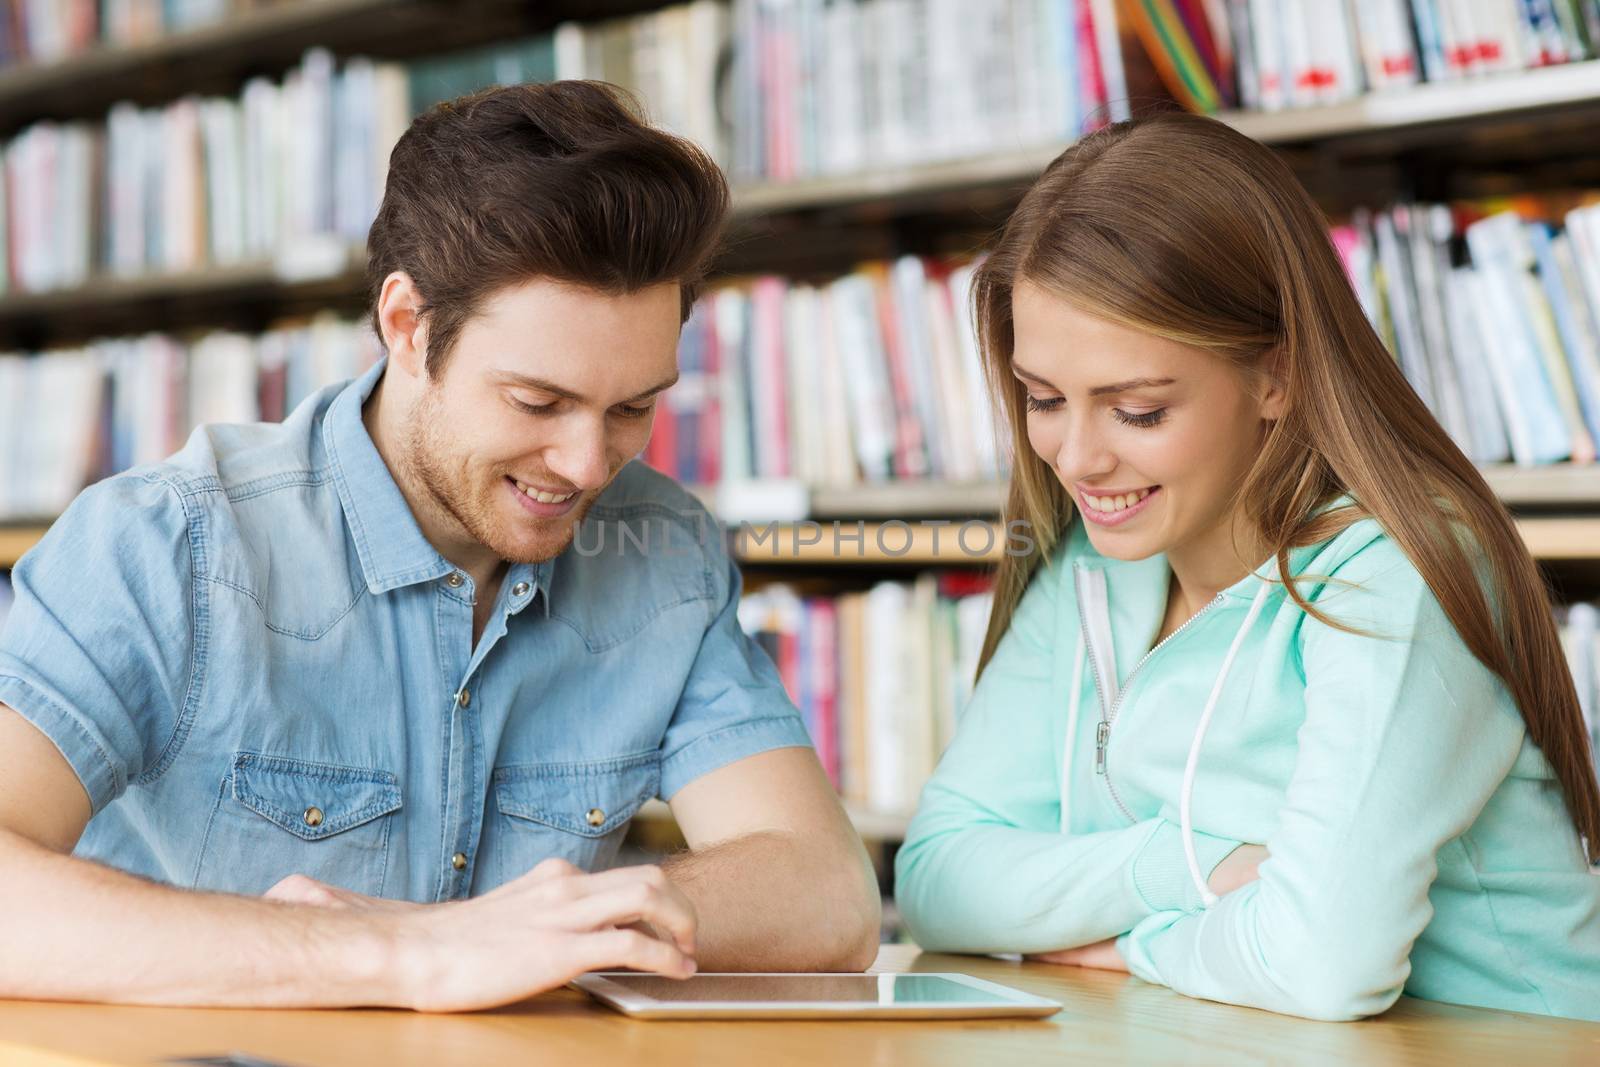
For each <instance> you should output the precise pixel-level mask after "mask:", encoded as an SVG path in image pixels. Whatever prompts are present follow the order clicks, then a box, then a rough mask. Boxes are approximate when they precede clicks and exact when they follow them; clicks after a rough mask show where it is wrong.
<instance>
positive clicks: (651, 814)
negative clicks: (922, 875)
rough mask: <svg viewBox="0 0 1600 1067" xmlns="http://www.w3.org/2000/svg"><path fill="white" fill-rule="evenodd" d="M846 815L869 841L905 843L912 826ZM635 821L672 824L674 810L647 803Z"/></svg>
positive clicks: (899, 818)
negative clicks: (908, 830)
mask: <svg viewBox="0 0 1600 1067" xmlns="http://www.w3.org/2000/svg"><path fill="white" fill-rule="evenodd" d="M845 813H846V814H847V815H849V816H850V822H851V823H852V824H854V826H855V828H856V833H858V834H860V835H861V836H862V837H863V838H864V839H865V840H868V841H903V840H904V839H905V836H906V827H908V826H909V825H910V824H911V816H910V815H897V814H883V813H880V812H869V811H860V810H857V809H854V808H849V807H846V809H845ZM634 819H635V820H636V821H638V822H644V823H670V822H672V809H671V808H669V807H668V806H667V805H666V803H665V802H663V801H660V800H650V801H646V802H645V805H644V807H642V808H640V809H639V813H638V814H637V815H635V816H634Z"/></svg>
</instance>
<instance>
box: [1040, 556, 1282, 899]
mask: <svg viewBox="0 0 1600 1067" xmlns="http://www.w3.org/2000/svg"><path fill="white" fill-rule="evenodd" d="M1270 588H1271V587H1270V586H1269V585H1268V584H1267V583H1266V582H1262V583H1261V588H1260V589H1258V590H1256V595H1255V599H1254V600H1252V601H1251V602H1250V613H1249V614H1248V615H1246V616H1245V618H1244V624H1243V625H1242V626H1240V627H1239V632H1238V633H1237V634H1235V635H1234V638H1233V644H1232V645H1231V646H1230V647H1229V648H1228V655H1227V658H1226V659H1224V660H1223V661H1222V670H1221V671H1220V672H1219V673H1218V674H1217V681H1216V684H1215V685H1213V686H1212V687H1211V697H1210V699H1208V700H1207V701H1206V707H1205V710H1204V711H1203V712H1201V713H1200V724H1199V725H1198V726H1196V727H1195V730H1194V740H1193V741H1192V742H1190V744H1189V762H1188V763H1187V764H1185V766H1184V768H1183V791H1182V793H1181V794H1180V796H1179V799H1178V819H1179V822H1180V824H1181V826H1182V827H1183V858H1184V859H1185V860H1186V861H1187V862H1188V864H1189V877H1190V878H1192V879H1193V880H1194V884H1195V888H1196V889H1198V890H1200V901H1201V903H1202V904H1203V905H1204V906H1206V907H1208V908H1209V907H1211V906H1212V905H1213V904H1215V903H1216V902H1217V895H1216V894H1215V893H1213V892H1212V891H1211V887H1210V886H1208V885H1207V884H1206V880H1205V877H1204V876H1203V875H1202V874H1201V873H1200V861H1199V860H1198V859H1197V858H1196V857H1195V851H1194V826H1193V824H1192V823H1191V821H1190V817H1189V801H1190V799H1191V798H1192V797H1193V795H1194V774H1195V768H1197V767H1198V766H1199V765H1200V744H1201V742H1202V741H1204V740H1205V736H1206V728H1207V727H1208V726H1210V725H1211V715H1212V713H1213V712H1215V711H1216V710H1217V701H1218V700H1219V699H1221V697H1222V686H1223V684H1224V683H1225V682H1227V680H1228V672H1229V671H1230V670H1232V669H1233V661H1234V657H1236V656H1237V655H1238V654H1239V646H1240V645H1243V644H1244V639H1245V635H1247V634H1248V633H1249V632H1250V627H1251V626H1252V625H1253V624H1254V623H1255V621H1256V616H1258V615H1260V614H1261V607H1262V605H1263V604H1265V603H1266V602H1267V593H1268V591H1269V590H1270ZM1063 788H1065V787H1063Z"/></svg>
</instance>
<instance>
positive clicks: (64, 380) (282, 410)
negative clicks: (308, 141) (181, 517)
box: [0, 312, 379, 519]
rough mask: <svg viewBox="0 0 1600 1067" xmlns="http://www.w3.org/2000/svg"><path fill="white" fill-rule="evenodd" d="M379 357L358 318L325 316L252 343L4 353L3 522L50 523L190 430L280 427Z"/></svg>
mask: <svg viewBox="0 0 1600 1067" xmlns="http://www.w3.org/2000/svg"><path fill="white" fill-rule="evenodd" d="M378 355H379V348H378V343H377V339H376V338H375V337H374V336H373V334H372V331H371V329H370V327H369V326H368V325H367V323H366V322H365V321H359V322H357V321H349V320H345V319H341V318H339V317H337V316H335V315H334V314H332V313H331V312H330V313H323V314H319V315H317V316H316V317H314V318H313V319H311V320H309V321H307V322H304V323H298V324H292V325H285V326H283V327H281V328H278V329H274V330H270V331H268V332H266V333H262V334H258V335H253V336H252V335H246V334H240V333H232V332H224V331H217V332H212V333H208V334H205V335H203V336H200V337H198V338H196V339H194V340H193V341H191V342H188V343H185V342H183V341H180V340H178V339H176V338H174V337H170V336H167V335H165V334H149V335H146V336H142V337H127V338H117V339H112V340H104V341H97V342H94V343H92V344H89V345H86V346H84V347H82V348H78V349H71V350H59V351H52V352H50V353H49V354H47V355H43V356H36V357H26V356H7V355H0V518H9V519H33V518H49V517H51V516H54V515H56V514H58V513H60V512H61V511H62V510H64V509H65V508H66V506H67V504H69V503H70V502H71V501H72V498H73V497H74V496H75V495H76V494H77V493H78V491H79V490H80V489H81V488H83V486H85V485H87V484H88V483H90V482H93V481H96V480H98V479H99V478H102V477H105V476H107V475H110V474H114V473H116V472H118V471H122V470H126V469H128V468H129V467H133V466H137V465H139V464H144V463H154V462H156V461H158V460H161V459H164V458H165V457H167V456H169V455H171V454H172V453H173V452H175V451H177V450H178V449H179V448H180V447H181V446H182V444H183V442H184V440H185V439H186V438H187V437H188V435H189V432H190V430H191V429H193V428H194V427H195V426H199V425H201V424H204V423H213V422H230V423H237V422H258V421H263V420H265V421H277V420H280V419H282V418H283V416H284V415H285V414H286V413H287V412H288V411H290V410H291V409H293V407H294V406H295V405H296V404H297V403H299V402H300V401H301V400H302V399H304V398H305V397H306V396H308V395H310V394H311V393H312V392H314V391H316V390H317V389H320V388H321V387H322V386H324V385H327V384H330V383H332V382H337V381H343V380H344V379H346V378H350V377H353V376H355V375H357V374H359V373H360V372H361V371H362V370H364V369H365V368H367V367H369V366H371V365H372V363H373V361H374V360H376V359H377V358H378Z"/></svg>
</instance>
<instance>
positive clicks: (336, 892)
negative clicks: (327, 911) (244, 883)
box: [261, 874, 427, 912]
mask: <svg viewBox="0 0 1600 1067" xmlns="http://www.w3.org/2000/svg"><path fill="white" fill-rule="evenodd" d="M261 897H262V899H263V900H281V901H283V902H284V903H285V904H311V905H314V906H316V907H319V908H366V909H368V910H372V911H388V912H397V911H414V910H416V909H419V908H425V907H427V905H426V904H413V903H411V901H409V900H388V899H386V898H384V897H369V896H367V895H366V894H365V893H357V892H356V891H355V890H353V889H341V888H340V887H339V886H336V885H329V884H328V883H326V882H319V881H317V880H316V879H315V878H312V877H310V876H309V875H304V874H291V875H290V876H289V877H287V878H285V879H283V880H282V881H280V882H279V883H278V884H277V885H275V886H273V887H272V888H271V889H269V890H267V891H266V892H265V893H263V894H261Z"/></svg>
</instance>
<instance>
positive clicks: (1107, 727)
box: [1078, 572, 1224, 823]
mask: <svg viewBox="0 0 1600 1067" xmlns="http://www.w3.org/2000/svg"><path fill="white" fill-rule="evenodd" d="M1085 573H1087V572H1085ZM1223 596H1224V594H1222V593H1218V594H1217V595H1216V596H1215V597H1213V598H1212V599H1211V602H1210V603H1208V604H1207V605H1206V606H1205V607H1203V608H1201V609H1200V610H1199V611H1197V612H1195V613H1194V614H1193V615H1191V616H1189V618H1187V619H1185V620H1184V623H1183V625H1182V626H1179V627H1178V628H1177V629H1176V630H1174V631H1172V632H1171V633H1170V634H1168V635H1167V636H1166V637H1164V638H1162V639H1161V640H1160V641H1158V642H1157V643H1156V646H1155V647H1154V648H1152V649H1151V650H1150V651H1148V652H1146V653H1145V654H1144V656H1143V658H1141V659H1140V660H1139V662H1138V663H1137V664H1135V665H1134V668H1133V672H1132V673H1131V674H1129V675H1128V682H1127V684H1126V685H1124V686H1123V687H1122V688H1121V689H1120V690H1119V691H1118V692H1117V699H1116V700H1113V701H1112V702H1111V707H1110V710H1109V711H1108V710H1107V709H1106V702H1105V699H1104V697H1105V692H1106V689H1105V685H1104V683H1103V681H1102V680H1101V678H1100V668H1099V667H1097V666H1096V665H1095V656H1094V643H1093V641H1094V639H1093V636H1092V634H1091V631H1090V629H1089V617H1088V614H1087V612H1086V610H1085V608H1084V606H1083V597H1082V596H1081V595H1080V596H1079V597H1078V625H1079V626H1080V627H1081V628H1082V630H1083V645H1084V651H1085V653H1086V654H1087V655H1088V657H1089V669H1090V670H1091V671H1092V672H1093V673H1094V685H1095V689H1096V691H1097V693H1098V695H1100V697H1101V700H1100V724H1099V725H1098V726H1097V727H1095V732H1094V773H1096V774H1098V775H1100V776H1102V777H1103V778H1105V780H1106V789H1107V790H1108V791H1109V792H1110V793H1111V800H1112V801H1113V802H1114V803H1115V804H1116V805H1117V809H1118V810H1119V811H1121V812H1122V814H1123V816H1124V817H1125V818H1126V819H1127V820H1128V821H1129V822H1130V823H1136V822H1138V821H1139V820H1138V819H1137V818H1135V817H1134V814H1133V812H1131V811H1129V810H1128V806H1127V805H1126V804H1124V803H1123V802H1122V796H1121V795H1120V794H1119V793H1118V792H1117V786H1116V783H1115V782H1113V781H1112V779H1111V773H1110V772H1109V771H1108V770H1107V769H1106V749H1107V747H1108V746H1109V745H1110V744H1111V727H1112V724H1113V723H1115V722H1116V721H1117V711H1118V710H1119V709H1120V708H1121V707H1122V702H1123V700H1124V699H1126V698H1127V695H1128V690H1129V689H1131V688H1132V687H1133V681H1134V679H1135V678H1137V677H1138V676H1139V672H1140V671H1141V670H1143V669H1144V665H1145V664H1146V663H1149V662H1150V657H1151V656H1154V655H1155V654H1156V653H1157V652H1160V651H1161V650H1162V649H1163V648H1164V647H1166V645H1167V644H1168V643H1169V642H1170V641H1172V640H1173V639H1174V638H1176V637H1177V636H1178V635H1179V634H1181V633H1183V631H1185V630H1187V629H1188V628H1189V627H1190V626H1192V625H1193V624H1194V622H1195V620H1196V619H1198V618H1200V616H1202V615H1204V614H1205V613H1206V612H1208V611H1210V610H1211V609H1212V608H1214V607H1216V606H1217V605H1218V604H1220V603H1221V602H1222V600H1223Z"/></svg>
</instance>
